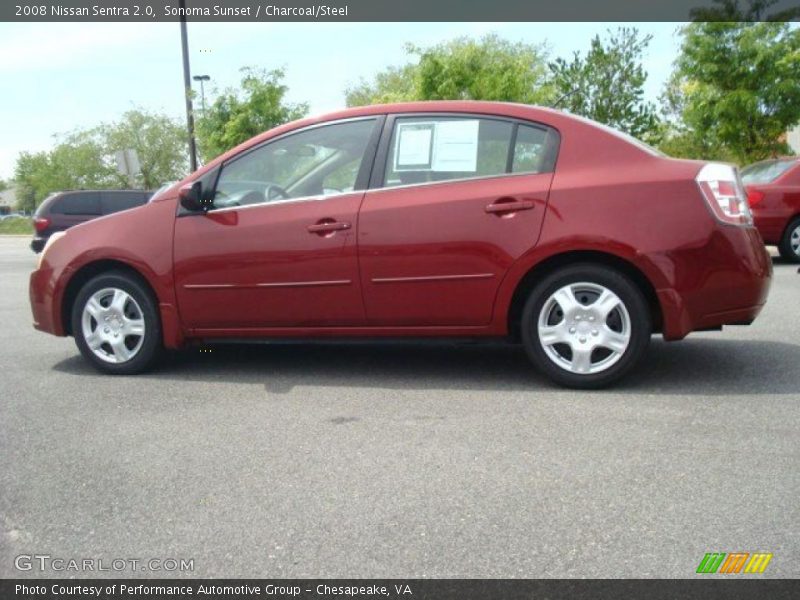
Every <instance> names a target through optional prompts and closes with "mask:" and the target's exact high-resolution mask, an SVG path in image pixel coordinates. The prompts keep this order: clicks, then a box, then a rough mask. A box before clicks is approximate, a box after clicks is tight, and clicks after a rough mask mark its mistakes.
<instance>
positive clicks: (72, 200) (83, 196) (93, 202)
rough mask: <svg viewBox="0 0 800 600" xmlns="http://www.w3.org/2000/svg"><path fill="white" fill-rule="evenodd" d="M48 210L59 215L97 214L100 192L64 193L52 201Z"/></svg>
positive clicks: (98, 211)
mask: <svg viewBox="0 0 800 600" xmlns="http://www.w3.org/2000/svg"><path fill="white" fill-rule="evenodd" d="M50 212H51V213H55V214H61V215H99V214H101V213H100V192H83V193H80V194H65V195H64V196H62V197H61V198H58V199H56V200H55V202H53V206H52V207H51V208H50Z"/></svg>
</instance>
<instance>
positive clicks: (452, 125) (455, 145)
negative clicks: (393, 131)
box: [394, 119, 480, 173]
mask: <svg viewBox="0 0 800 600" xmlns="http://www.w3.org/2000/svg"><path fill="white" fill-rule="evenodd" d="M479 125H480V121H478V119H471V120H457V121H455V120H454V121H437V122H428V123H399V124H398V126H397V143H396V148H395V155H394V171H395V172H398V171H439V172H467V173H475V172H476V171H477V169H478V130H479Z"/></svg>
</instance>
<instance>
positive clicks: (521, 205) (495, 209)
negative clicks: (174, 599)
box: [485, 200, 535, 214]
mask: <svg viewBox="0 0 800 600" xmlns="http://www.w3.org/2000/svg"><path fill="white" fill-rule="evenodd" d="M534 206H535V205H534V203H533V202H532V201H530V200H505V201H504V200H498V201H497V202H493V203H492V204H489V205H487V206H486V209H485V210H486V212H487V213H489V214H497V213H509V212H517V211H520V210H530V209H532V208H533V207H534Z"/></svg>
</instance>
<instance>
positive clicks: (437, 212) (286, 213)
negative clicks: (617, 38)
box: [30, 102, 772, 388]
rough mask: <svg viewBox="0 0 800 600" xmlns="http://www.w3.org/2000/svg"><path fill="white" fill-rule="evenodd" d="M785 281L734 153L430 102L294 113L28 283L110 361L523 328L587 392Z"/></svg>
mask: <svg viewBox="0 0 800 600" xmlns="http://www.w3.org/2000/svg"><path fill="white" fill-rule="evenodd" d="M771 275H772V266H771V262H770V260H769V256H768V255H767V252H766V250H765V248H764V246H763V243H762V240H761V236H760V235H759V234H758V232H757V231H756V230H755V228H754V227H753V224H752V220H751V216H750V212H749V209H748V206H747V201H746V196H745V192H744V189H743V187H742V184H741V181H740V178H739V175H738V173H737V171H736V169H735V168H734V167H731V166H728V165H722V164H715V163H704V162H698V161H689V160H675V159H671V158H667V157H665V156H663V155H661V154H659V153H658V152H656V151H654V150H652V149H651V148H649V147H647V146H645V145H644V144H642V143H640V142H638V141H636V140H634V139H632V138H629V137H627V136H625V135H623V134H620V133H618V132H616V131H614V130H611V129H608V128H606V127H604V126H601V125H599V124H597V123H594V122H591V121H588V120H585V119H581V118H576V117H574V116H570V115H567V114H564V113H561V112H558V111H554V110H549V109H543V108H535V107H531V106H524V105H518V104H503V103H491V102H431V103H424V102H420V103H409V104H397V105H386V106H371V107H361V108H353V109H349V110H344V111H341V112H338V113H334V114H330V115H327V116H323V117H317V118H310V119H304V120H301V121H297V122H294V123H289V124H286V125H283V126H280V127H278V128H276V129H273V130H271V131H268V132H266V133H264V134H262V135H259V136H257V137H256V138H254V139H252V140H250V141H248V142H245V143H244V144H242V145H240V146H239V147H237V148H234V149H233V150H231V151H230V152H228V153H226V154H225V155H223V156H221V157H219V158H217V159H216V160H214V161H213V162H211V163H210V164H208V165H207V166H205V167H203V168H202V169H200V170H199V171H197V172H196V173H194V174H192V175H190V176H189V177H188V178H187V179H186V180H184V181H183V182H181V183H179V184H176V185H175V186H174V187H172V188H171V189H170V190H167V191H166V192H164V193H162V194H161V195H159V196H158V197H156V198H154V199H153V201H152V202H150V203H148V204H146V205H145V206H142V207H139V208H135V209H133V210H129V211H127V212H124V213H120V214H118V215H111V216H108V217H103V218H100V219H97V220H94V221H91V222H88V223H85V224H82V225H78V226H77V227H74V228H72V229H70V230H68V231H67V232H65V233H63V234H61V235H59V234H55V235H54V236H52V237H51V238H50V241H49V242H48V244H47V247H46V248H45V249H44V251H43V253H42V256H41V262H40V265H39V268H38V269H37V270H36V271H35V272H34V273H33V274H32V275H31V281H30V299H31V305H32V308H33V316H34V325H35V327H36V328H38V329H40V330H42V331H46V332H49V333H53V334H55V335H61V336H63V335H72V336H74V338H75V340H76V343H77V345H78V348H79V349H80V351H81V352H82V353H83V355H84V356H85V357H86V359H88V360H89V362H91V363H92V364H94V365H95V366H96V367H98V368H99V369H101V370H103V371H106V372H109V373H135V372H139V371H142V370H144V369H145V368H146V367H148V366H149V365H151V364H152V362H153V360H154V359H155V357H156V356H157V354H158V351H159V349H160V348H162V347H167V348H178V347H180V346H182V345H183V344H185V343H186V342H187V341H188V340H213V339H215V338H280V337H322V336H328V337H331V336H335V337H347V336H358V337H365V336H367V337H378V336H381V337H397V336H404V337H409V336H415V337H438V336H447V337H452V336H466V337H470V338H476V337H485V338H492V337H494V338H497V337H506V338H510V339H517V340H521V341H522V343H523V344H524V346H525V349H526V350H527V353H528V354H529V356H530V358H531V360H532V361H533V363H534V364H535V365H536V366H537V367H538V368H539V369H540V370H541V371H543V372H544V373H546V374H547V375H548V376H549V377H551V378H552V379H554V380H555V381H557V382H559V383H561V384H564V385H568V386H574V387H582V388H591V387H599V386H602V385H606V384H609V383H610V382H612V381H615V380H617V379H619V378H620V377H621V376H622V375H623V374H625V373H626V372H628V371H629V370H630V369H631V368H632V367H633V366H634V364H635V363H636V362H637V361H638V360H639V359H640V358H641V357H642V356H643V354H644V353H645V349H646V347H647V344H648V342H649V340H650V337H651V334H652V333H654V332H659V333H661V334H662V335H663V336H664V337H665V338H666V339H668V340H678V339H681V338H683V337H684V336H686V335H687V334H688V333H689V332H691V331H696V330H707V329H719V328H721V326H722V325H725V324H748V323H750V322H751V321H752V320H753V319H754V318H755V317H756V315H758V313H759V311H760V310H761V308H762V306H763V305H764V302H765V301H766V298H767V292H768V289H769V284H770V280H771Z"/></svg>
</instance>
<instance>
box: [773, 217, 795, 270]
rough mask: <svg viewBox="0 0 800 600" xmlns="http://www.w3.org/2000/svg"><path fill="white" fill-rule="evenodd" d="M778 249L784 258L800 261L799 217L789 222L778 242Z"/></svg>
mask: <svg viewBox="0 0 800 600" xmlns="http://www.w3.org/2000/svg"><path fill="white" fill-rule="evenodd" d="M778 251H779V252H780V253H781V257H783V259H784V260H788V261H790V262H795V263H800V218H798V219H795V220H794V221H792V222H791V223H789V226H788V227H787V228H786V231H784V232H783V238H782V239H781V243H780V244H778Z"/></svg>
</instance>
